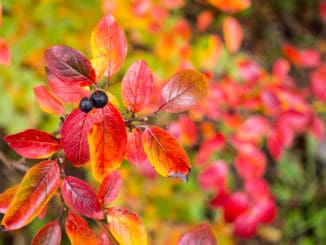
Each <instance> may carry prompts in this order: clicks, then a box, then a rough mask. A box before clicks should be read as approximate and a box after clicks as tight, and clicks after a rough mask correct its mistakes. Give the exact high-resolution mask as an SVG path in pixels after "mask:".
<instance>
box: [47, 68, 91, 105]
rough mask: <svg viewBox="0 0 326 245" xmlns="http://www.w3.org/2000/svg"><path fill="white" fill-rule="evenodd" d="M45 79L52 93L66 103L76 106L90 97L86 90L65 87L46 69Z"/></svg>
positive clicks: (71, 86) (72, 86)
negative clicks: (84, 98) (83, 99)
mask: <svg viewBox="0 0 326 245" xmlns="http://www.w3.org/2000/svg"><path fill="white" fill-rule="evenodd" d="M46 77H47V81H48V84H49V86H50V88H51V90H52V91H53V93H54V94H55V95H56V96H57V97H58V98H59V99H60V100H62V101H64V102H66V103H70V104H78V103H79V101H80V100H81V99H82V98H83V97H85V96H89V95H90V92H89V91H88V90H85V89H83V88H81V87H80V86H78V85H67V84H65V83H63V82H62V81H61V80H60V79H59V78H57V77H56V76H55V75H53V74H52V73H51V71H50V70H49V69H48V68H47V67H46Z"/></svg>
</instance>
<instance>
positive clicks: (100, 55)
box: [91, 14, 127, 80]
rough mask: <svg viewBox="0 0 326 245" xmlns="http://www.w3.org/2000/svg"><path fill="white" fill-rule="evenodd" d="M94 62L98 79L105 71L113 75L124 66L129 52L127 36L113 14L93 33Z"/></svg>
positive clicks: (107, 16)
mask: <svg viewBox="0 0 326 245" xmlns="http://www.w3.org/2000/svg"><path fill="white" fill-rule="evenodd" d="M91 49H92V54H93V60H92V64H93V67H94V69H95V71H96V77H97V80H100V79H101V77H102V76H103V75H104V73H107V76H108V77H111V76H112V75H113V74H114V73H116V72H117V71H118V70H119V69H120V68H121V66H122V64H123V62H124V60H125V58H126V54H127V40H126V36H125V34H124V32H123V30H122V29H121V27H120V26H119V25H118V23H117V22H116V21H115V19H114V18H113V16H112V15H110V14H108V15H106V16H105V17H104V18H102V19H101V21H100V22H99V23H98V25H97V26H96V27H95V28H94V30H93V32H92V34H91Z"/></svg>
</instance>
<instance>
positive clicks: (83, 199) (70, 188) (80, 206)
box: [61, 176, 103, 219]
mask: <svg viewBox="0 0 326 245" xmlns="http://www.w3.org/2000/svg"><path fill="white" fill-rule="evenodd" d="M61 193H62V196H63V199H64V200H65V202H66V203H67V204H68V206H69V207H71V208H73V209H74V210H76V211H77V212H78V213H80V214H82V215H84V216H86V217H89V218H92V219H103V211H102V207H101V204H100V203H99V201H98V199H97V196H96V194H95V192H94V191H93V189H92V188H91V187H90V186H89V185H88V184H87V183H86V182H85V181H83V180H81V179H78V178H76V177H73V176H66V177H65V178H64V180H63V182H62V186H61Z"/></svg>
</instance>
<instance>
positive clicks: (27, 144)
mask: <svg viewBox="0 0 326 245" xmlns="http://www.w3.org/2000/svg"><path fill="white" fill-rule="evenodd" d="M3 139H4V141H6V142H7V144H8V145H9V146H10V147H11V148H12V149H14V150H15V151H16V152H17V153H18V154H19V155H21V156H22V157H26V158H32V159H39V158H46V157H49V156H51V155H52V154H53V153H55V152H57V151H58V150H59V149H60V143H59V140H58V139H56V138H55V137H53V136H52V135H50V134H48V133H46V132H43V131H40V130H37V129H27V130H25V131H23V132H20V133H17V134H12V135H7V136H5V137H4V138H3Z"/></svg>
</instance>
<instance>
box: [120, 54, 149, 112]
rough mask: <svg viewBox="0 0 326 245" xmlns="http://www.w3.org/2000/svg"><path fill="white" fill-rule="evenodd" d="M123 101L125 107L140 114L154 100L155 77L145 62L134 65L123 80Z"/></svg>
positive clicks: (141, 61)
mask: <svg viewBox="0 0 326 245" xmlns="http://www.w3.org/2000/svg"><path fill="white" fill-rule="evenodd" d="M121 86H122V88H121V90H122V100H123V103H124V105H125V107H126V108H127V109H129V110H131V111H132V112H138V111H140V110H141V109H143V108H144V107H145V106H147V105H148V103H149V102H150V100H151V98H152V91H153V75H152V72H151V70H150V69H149V67H148V65H147V64H146V62H145V61H143V60H139V61H137V62H135V63H133V64H132V65H131V66H130V67H129V69H128V70H127V72H126V73H125V75H124V77H123V80H122V85H121Z"/></svg>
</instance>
